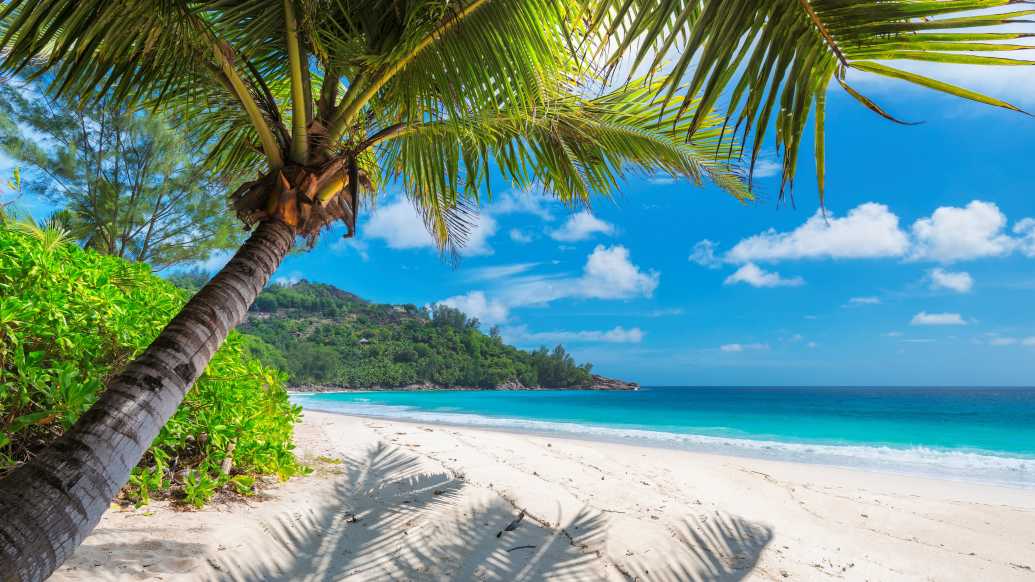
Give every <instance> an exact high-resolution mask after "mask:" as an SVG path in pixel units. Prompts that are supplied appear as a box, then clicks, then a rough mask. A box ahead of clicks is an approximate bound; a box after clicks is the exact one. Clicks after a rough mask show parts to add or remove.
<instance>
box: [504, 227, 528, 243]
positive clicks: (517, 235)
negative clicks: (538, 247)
mask: <svg viewBox="0 0 1035 582" xmlns="http://www.w3.org/2000/svg"><path fill="white" fill-rule="evenodd" d="M507 235H508V236H510V240H512V241H514V242H516V243H518V244H527V243H530V242H532V235H530V234H528V233H526V232H525V231H523V230H521V229H518V228H512V229H510V231H509V232H508V233H507Z"/></svg>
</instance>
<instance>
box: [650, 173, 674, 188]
mask: <svg viewBox="0 0 1035 582" xmlns="http://www.w3.org/2000/svg"><path fill="white" fill-rule="evenodd" d="M647 181H648V182H650V183H651V184H655V185H657V186H667V185H669V184H675V183H676V181H677V180H676V178H675V176H669V175H668V174H654V175H652V176H649V177H648V178H647Z"/></svg>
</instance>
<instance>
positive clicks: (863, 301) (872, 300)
mask: <svg viewBox="0 0 1035 582" xmlns="http://www.w3.org/2000/svg"><path fill="white" fill-rule="evenodd" d="M848 302H849V303H851V304H853V305H879V304H880V297H873V296H868V297H852V298H851V299H849V300H848Z"/></svg>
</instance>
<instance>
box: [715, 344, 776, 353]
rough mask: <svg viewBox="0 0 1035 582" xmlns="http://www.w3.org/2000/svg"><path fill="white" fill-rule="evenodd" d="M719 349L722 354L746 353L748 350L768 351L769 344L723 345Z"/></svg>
mask: <svg viewBox="0 0 1035 582" xmlns="http://www.w3.org/2000/svg"><path fill="white" fill-rule="evenodd" d="M719 349H720V350H722V351H724V352H746V351H749V350H768V349H769V344H758V343H755V344H723V345H721V346H719Z"/></svg>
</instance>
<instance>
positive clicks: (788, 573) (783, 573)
mask: <svg viewBox="0 0 1035 582" xmlns="http://www.w3.org/2000/svg"><path fill="white" fill-rule="evenodd" d="M780 575H781V576H783V577H784V578H790V577H791V573H790V572H788V571H787V570H780Z"/></svg>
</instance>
